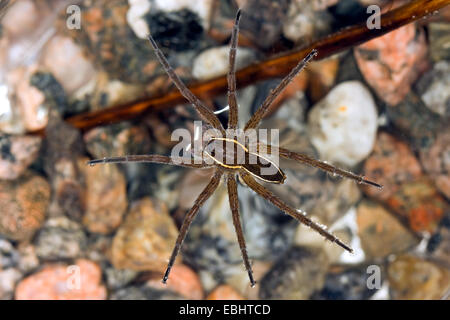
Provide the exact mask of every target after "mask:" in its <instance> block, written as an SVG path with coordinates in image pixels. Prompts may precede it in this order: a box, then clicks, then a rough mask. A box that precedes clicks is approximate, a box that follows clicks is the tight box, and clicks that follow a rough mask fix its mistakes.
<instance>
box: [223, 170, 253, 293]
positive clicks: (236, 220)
mask: <svg viewBox="0 0 450 320" xmlns="http://www.w3.org/2000/svg"><path fill="white" fill-rule="evenodd" d="M227 186H228V198H229V200H230V207H231V213H232V216H233V224H234V228H235V230H236V235H237V238H238V243H239V247H240V249H241V253H242V259H243V260H244V265H245V269H246V270H247V273H248V277H249V279H250V284H251V286H252V287H254V286H255V284H256V282H255V280H254V279H253V271H252V266H251V265H250V262H249V260H248V255H247V249H246V246H245V239H244V232H243V231H242V225H241V220H240V217H239V200H238V193H237V183H236V177H235V175H234V174H233V173H229V174H228V180H227Z"/></svg>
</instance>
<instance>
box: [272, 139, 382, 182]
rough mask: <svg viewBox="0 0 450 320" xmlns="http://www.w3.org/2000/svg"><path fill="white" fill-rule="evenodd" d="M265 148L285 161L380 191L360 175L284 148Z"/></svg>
mask: <svg viewBox="0 0 450 320" xmlns="http://www.w3.org/2000/svg"><path fill="white" fill-rule="evenodd" d="M264 147H265V148H266V150H267V151H268V152H269V153H272V150H276V149H277V150H278V154H279V155H280V156H282V157H283V158H286V159H290V160H294V161H298V162H302V163H306V164H307V165H310V166H312V167H315V168H319V169H321V170H323V171H326V172H329V173H331V174H332V175H337V176H340V177H345V178H349V179H352V180H354V181H356V182H358V183H363V184H367V185H371V186H374V187H377V188H379V189H382V188H383V186H382V185H381V184H378V183H376V182H373V181H370V180H367V179H366V178H365V177H364V176H361V175H357V174H356V173H353V172H351V171H348V170H344V169H339V168H337V167H335V166H333V165H331V164H329V163H326V162H323V161H320V160H316V159H313V158H311V157H309V156H307V155H305V154H302V153H298V152H293V151H289V150H287V149H285V148H279V147H272V146H269V145H268V146H264Z"/></svg>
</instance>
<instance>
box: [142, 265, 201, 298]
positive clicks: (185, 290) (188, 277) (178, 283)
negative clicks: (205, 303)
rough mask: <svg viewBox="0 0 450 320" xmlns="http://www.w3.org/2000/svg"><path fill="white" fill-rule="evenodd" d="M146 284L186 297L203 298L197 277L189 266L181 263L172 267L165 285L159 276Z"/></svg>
mask: <svg viewBox="0 0 450 320" xmlns="http://www.w3.org/2000/svg"><path fill="white" fill-rule="evenodd" d="M146 284H147V286H149V287H152V288H157V289H169V290H172V291H174V292H176V293H179V294H181V295H182V296H184V297H186V298H188V299H192V300H201V299H203V287H202V284H201V282H200V279H199V277H198V276H197V274H196V273H195V272H194V271H193V270H192V269H191V268H189V267H188V266H186V265H183V264H176V265H174V266H173V267H172V270H171V271H170V276H169V279H168V280H167V284H166V285H164V284H163V283H162V282H161V277H158V278H154V279H150V280H149V281H147V283H146Z"/></svg>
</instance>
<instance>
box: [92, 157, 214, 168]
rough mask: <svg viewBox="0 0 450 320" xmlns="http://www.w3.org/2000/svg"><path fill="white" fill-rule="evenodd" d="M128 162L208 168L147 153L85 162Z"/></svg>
mask: <svg viewBox="0 0 450 320" xmlns="http://www.w3.org/2000/svg"><path fill="white" fill-rule="evenodd" d="M129 162H149V163H161V164H170V165H174V166H180V167H187V168H209V167H211V166H210V165H207V164H206V163H201V164H194V163H184V162H181V163H178V162H175V161H173V159H172V158H171V157H168V156H161V155H159V154H148V155H127V156H122V157H108V158H102V159H94V160H90V161H88V162H87V164H88V165H91V166H94V165H96V164H100V163H129Z"/></svg>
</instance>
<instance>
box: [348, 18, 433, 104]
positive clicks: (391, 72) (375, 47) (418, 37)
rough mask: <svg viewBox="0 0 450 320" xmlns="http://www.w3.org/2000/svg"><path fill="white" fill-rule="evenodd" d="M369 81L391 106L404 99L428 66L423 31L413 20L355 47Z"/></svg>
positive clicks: (356, 54)
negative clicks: (418, 28)
mask: <svg viewBox="0 0 450 320" xmlns="http://www.w3.org/2000/svg"><path fill="white" fill-rule="evenodd" d="M354 52H355V57H356V61H357V63H358V66H359V69H360V70H361V72H362V74H363V76H364V78H365V80H366V81H367V82H368V83H369V84H370V86H371V87H372V88H373V89H374V90H375V92H376V93H377V95H378V97H379V98H380V99H381V100H383V101H385V102H386V103H388V104H389V105H391V106H395V105H397V104H398V103H399V102H401V101H402V100H403V99H404V98H405V96H406V94H407V93H408V92H409V91H410V90H411V84H412V83H413V82H414V81H415V80H416V79H417V77H418V75H419V74H420V73H421V72H423V70H424V69H425V68H426V66H427V63H428V62H427V59H426V54H427V46H426V44H425V36H424V33H423V31H421V30H417V28H416V26H415V24H413V23H411V24H408V25H406V26H404V27H401V28H399V29H396V30H394V31H392V32H389V33H388V34H386V35H384V36H381V37H378V38H376V39H373V40H371V41H368V42H366V43H364V44H362V45H360V46H358V47H356V48H355V49H354Z"/></svg>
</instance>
